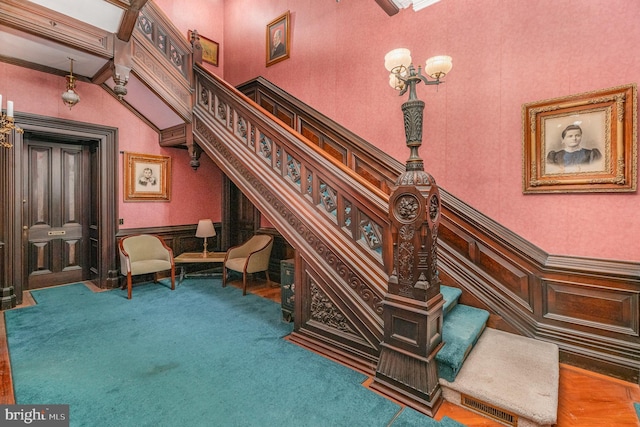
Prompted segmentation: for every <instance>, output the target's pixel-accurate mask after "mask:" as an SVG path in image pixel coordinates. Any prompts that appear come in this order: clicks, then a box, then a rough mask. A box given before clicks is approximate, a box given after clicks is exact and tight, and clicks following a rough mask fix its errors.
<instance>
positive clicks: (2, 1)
mask: <svg viewBox="0 0 640 427" xmlns="http://www.w3.org/2000/svg"><path fill="white" fill-rule="evenodd" d="M133 2H134V1H132V0H31V1H27V0H0V60H3V61H6V62H11V63H14V64H16V65H20V66H24V67H27V68H32V69H36V70H39V71H44V72H48V73H52V74H57V75H60V76H64V75H66V74H68V73H69V66H70V60H69V58H71V59H73V60H74V61H73V74H74V75H75V76H76V77H78V78H79V79H81V80H83V81H91V80H92V79H93V80H94V82H95V79H96V77H97V73H98V72H99V71H100V70H103V69H104V68H105V66H107V64H108V63H109V62H110V61H111V59H112V58H113V52H108V55H107V56H108V57H105V55H100V54H94V53H91V52H88V51H87V49H84V48H83V47H82V46H73V45H71V44H69V43H62V42H60V43H59V42H57V41H55V40H51V39H49V38H46V37H42V36H41V35H35V34H34V32H33V31H32V32H30V31H28V29H27V30H23V26H20V25H15V24H14V23H12V22H11V21H6V20H3V17H2V14H3V9H4V8H15V7H18V8H23V7H24V8H27V9H30V8H33V7H36V8H37V9H36V10H37V11H38V12H40V11H42V12H43V16H46V15H47V14H48V13H49V10H50V11H51V12H50V14H51V16H52V19H51V20H50V21H49V22H50V23H51V24H52V25H56V24H55V21H56V19H55V18H56V17H58V18H59V15H57V14H62V15H65V16H67V17H70V18H73V20H77V21H78V22H80V23H82V25H84V26H85V27H86V25H85V24H89V25H90V26H92V27H96V28H98V29H100V30H101V32H102V31H106V32H108V33H114V38H115V37H116V36H115V34H117V33H118V31H119V29H120V26H121V24H122V21H123V17H124V15H125V12H126V10H125V8H126V6H127V5H130V4H131V3H133ZM118 3H120V6H118V5H117V4H118ZM43 8H45V9H43ZM38 16H39V15H38ZM34 19H36V18H34ZM73 20H70V22H73ZM68 21H69V20H68ZM7 23H8V25H7ZM12 25H13V26H12ZM16 27H17V28H16ZM102 80H105V79H104V78H102ZM104 84H105V85H107V86H108V87H109V88H113V86H114V82H113V79H111V78H109V79H108V80H107V81H106V82H104ZM63 85H64V80H61V87H63ZM126 88H127V91H128V94H127V96H126V97H125V98H124V101H125V105H127V104H128V106H129V107H131V108H133V109H135V110H136V111H137V112H138V113H140V114H141V115H142V116H143V117H144V118H145V119H147V120H148V121H149V122H150V123H151V124H152V125H153V126H155V127H156V128H158V129H160V130H162V129H166V128H169V127H172V126H176V125H179V124H182V123H184V120H183V119H182V118H181V117H180V116H179V115H178V114H176V113H175V112H174V111H173V110H172V109H171V108H169V107H168V106H167V105H166V104H164V102H162V101H161V100H160V99H159V98H158V96H156V95H155V94H154V93H153V92H151V90H149V88H148V87H147V86H146V85H144V84H143V83H142V82H141V81H139V80H138V79H137V78H136V76H135V75H134V74H133V73H131V75H130V78H129V83H128V84H127V86H126ZM80 95H82V94H80ZM134 100H135V102H134ZM61 102H62V101H61ZM134 104H135V105H134ZM81 106H82V103H80V104H78V106H76V107H74V108H82V107H81Z"/></svg>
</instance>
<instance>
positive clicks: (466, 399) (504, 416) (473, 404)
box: [461, 394, 518, 427]
mask: <svg viewBox="0 0 640 427" xmlns="http://www.w3.org/2000/svg"><path fill="white" fill-rule="evenodd" d="M461 400H462V401H461V403H462V406H465V407H467V408H469V409H473V410H474V411H477V412H480V413H481V414H484V415H486V416H488V417H489V418H493V419H494V420H496V421H500V422H502V423H504V424H506V425H508V426H513V427H517V425H518V416H517V415H516V414H512V413H511V412H508V411H505V410H504V409H500V408H497V407H495V406H493V405H490V404H488V403H486V402H483V401H482V400H478V399H475V398H473V397H471V396H467V395H465V394H462V395H461Z"/></svg>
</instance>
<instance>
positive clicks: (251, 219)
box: [225, 179, 260, 246]
mask: <svg viewBox="0 0 640 427" xmlns="http://www.w3.org/2000/svg"><path fill="white" fill-rule="evenodd" d="M226 181H227V186H228V191H227V192H226V194H228V197H229V200H228V203H225V205H227V206H228V213H229V215H228V216H229V221H228V230H229V245H230V246H236V245H239V244H241V243H244V242H246V241H247V240H249V239H250V238H251V237H252V236H253V235H254V234H255V232H256V230H257V229H258V228H260V212H259V211H258V209H256V207H255V206H254V205H253V203H251V201H250V200H249V199H248V198H247V196H245V195H244V194H243V193H242V191H240V189H239V188H238V187H236V185H235V184H233V182H231V180H229V179H227V180H226Z"/></svg>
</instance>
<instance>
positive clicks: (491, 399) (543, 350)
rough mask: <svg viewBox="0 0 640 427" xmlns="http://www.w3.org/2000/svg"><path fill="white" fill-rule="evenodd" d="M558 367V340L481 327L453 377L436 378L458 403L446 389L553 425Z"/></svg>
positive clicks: (445, 394) (556, 397)
mask: <svg viewBox="0 0 640 427" xmlns="http://www.w3.org/2000/svg"><path fill="white" fill-rule="evenodd" d="M559 371H560V368H559V354H558V346H557V345H555V344H551V343H547V342H544V341H539V340H534V339H532V338H527V337H523V336H520V335H515V334H511V333H508V332H503V331H498V330H496V329H492V328H486V330H485V331H484V333H483V334H482V336H481V337H480V339H479V340H478V342H477V344H476V346H475V347H474V349H473V351H472V352H471V354H470V355H469V357H468V358H467V360H466V361H465V364H464V366H463V367H462V369H460V372H459V373H458V375H457V377H456V378H455V381H452V382H450V381H447V380H446V379H442V378H441V379H440V383H441V384H442V386H443V389H444V390H445V392H444V396H445V399H447V400H449V401H451V402H452V403H455V404H459V402H456V401H454V400H452V399H451V393H452V392H453V393H458V394H459V393H462V394H465V395H467V396H472V397H475V398H477V399H479V400H481V401H483V402H486V403H488V404H491V405H493V406H495V407H498V408H501V409H504V410H507V411H509V412H511V413H514V414H516V415H518V416H519V417H521V418H526V419H527V420H530V421H533V422H534V423H535V424H536V425H553V424H555V422H556V419H557V406H558V385H559V377H560V374H559ZM532 373H533V374H532ZM458 400H459V396H458ZM527 425H529V424H527Z"/></svg>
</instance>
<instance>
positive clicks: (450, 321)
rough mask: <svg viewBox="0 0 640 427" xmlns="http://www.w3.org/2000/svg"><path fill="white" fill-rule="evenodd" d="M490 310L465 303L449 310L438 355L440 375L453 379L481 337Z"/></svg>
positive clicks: (448, 379) (443, 326) (449, 379)
mask: <svg viewBox="0 0 640 427" xmlns="http://www.w3.org/2000/svg"><path fill="white" fill-rule="evenodd" d="M488 319H489V312H488V311H486V310H482V309H479V308H475V307H469V306H467V305H463V304H456V306H455V307H454V308H453V309H452V310H451V312H449V314H448V315H447V317H446V318H445V320H444V322H443V325H442V340H443V341H444V343H445V344H444V347H442V349H441V350H440V351H439V352H438V354H437V355H436V362H437V363H438V375H439V377H440V378H444V379H446V380H447V381H453V380H454V379H455V378H456V375H457V374H458V371H460V368H461V367H462V364H463V363H464V361H465V359H466V358H467V356H468V355H469V353H470V352H471V349H472V348H473V346H474V345H475V343H476V342H477V341H478V338H480V335H481V334H482V331H483V330H484V328H485V325H486V324H487V320H488Z"/></svg>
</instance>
